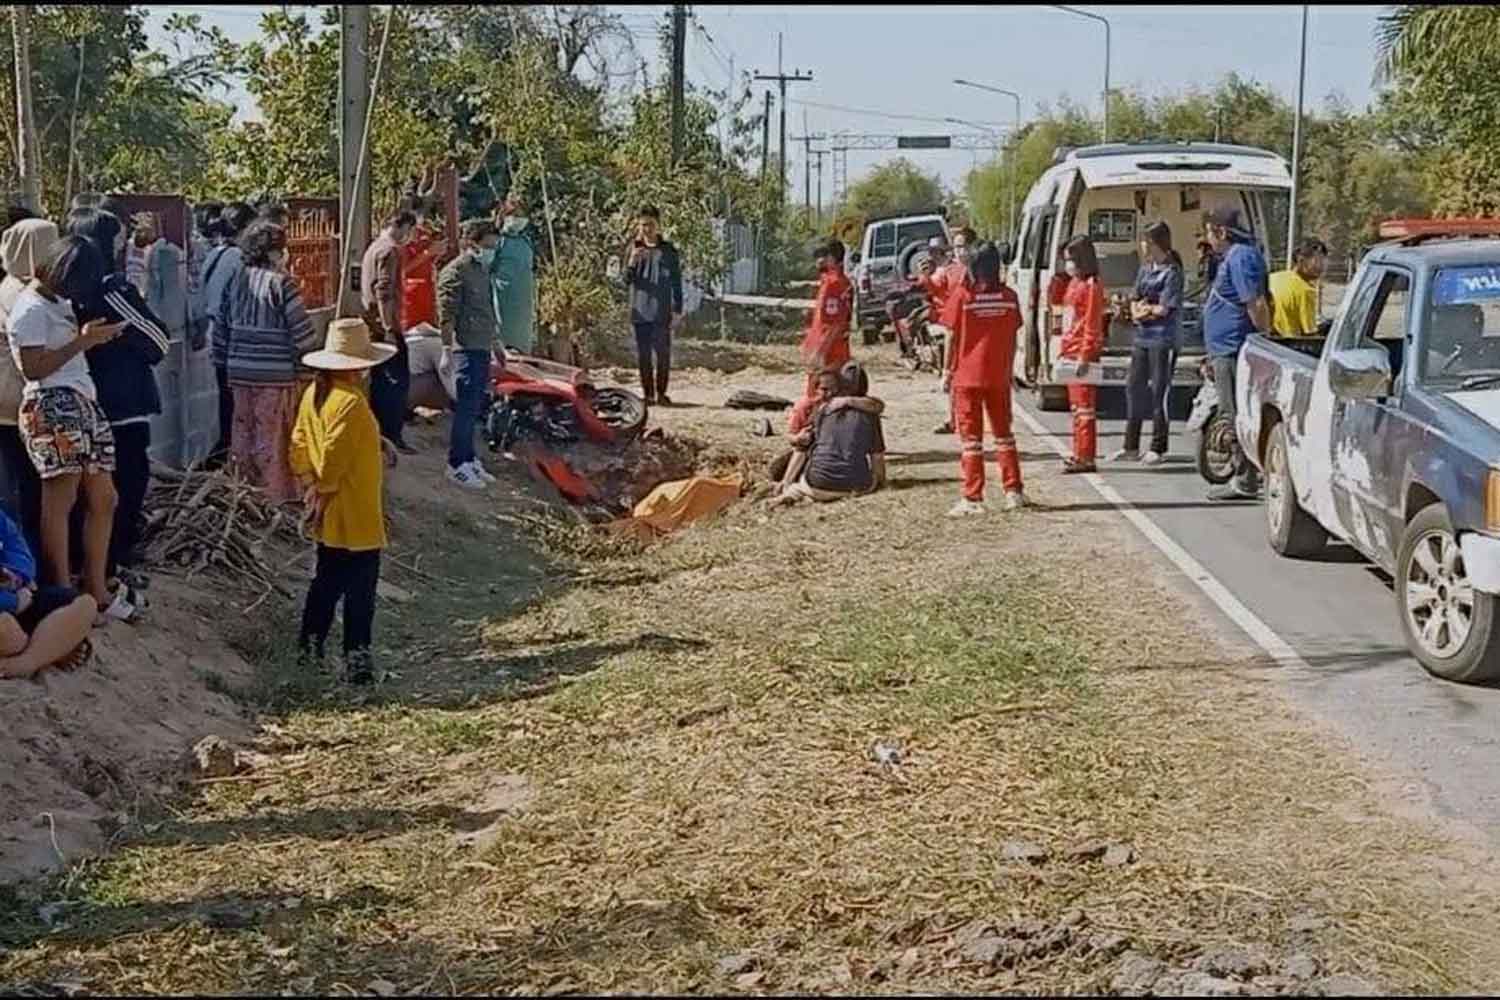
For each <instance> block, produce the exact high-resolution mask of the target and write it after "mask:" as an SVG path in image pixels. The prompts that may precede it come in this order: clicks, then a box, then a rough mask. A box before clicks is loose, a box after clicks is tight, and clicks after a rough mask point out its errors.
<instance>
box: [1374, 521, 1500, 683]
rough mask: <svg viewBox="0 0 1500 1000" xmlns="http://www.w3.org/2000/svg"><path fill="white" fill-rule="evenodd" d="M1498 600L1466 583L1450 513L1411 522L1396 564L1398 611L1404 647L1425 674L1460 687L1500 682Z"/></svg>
mask: <svg viewBox="0 0 1500 1000" xmlns="http://www.w3.org/2000/svg"><path fill="white" fill-rule="evenodd" d="M1496 600H1497V599H1496V598H1495V597H1494V596H1492V595H1490V594H1481V593H1480V592H1478V591H1476V590H1475V589H1474V586H1473V584H1471V583H1470V582H1469V578H1468V574H1467V573H1466V572H1465V570H1464V557H1463V552H1462V550H1461V549H1460V548H1459V544H1458V536H1457V535H1456V534H1455V532H1454V531H1453V522H1452V521H1451V520H1450V519H1449V517H1448V508H1446V507H1444V506H1443V505H1442V504H1434V505H1432V506H1431V507H1428V508H1426V509H1425V510H1423V511H1422V512H1421V513H1419V514H1418V515H1417V516H1416V517H1414V518H1412V522H1411V524H1409V525H1407V528H1406V534H1405V536H1404V537H1403V538H1402V540H1401V553H1400V557H1399V558H1398V559H1397V562H1396V605H1397V611H1398V612H1399V613H1400V615H1401V627H1402V629H1403V630H1404V631H1405V632H1406V644H1407V646H1409V647H1410V648H1411V651H1412V652H1413V653H1415V654H1416V657H1417V659H1418V660H1419V661H1420V662H1421V664H1422V666H1424V667H1426V668H1427V670H1428V672H1430V673H1432V674H1434V675H1436V676H1438V677H1442V678H1444V679H1445V680H1450V681H1458V682H1460V683H1464V684H1476V683H1483V682H1486V681H1494V680H1500V628H1497V627H1496V621H1495V619H1496V610H1495V604H1496Z"/></svg>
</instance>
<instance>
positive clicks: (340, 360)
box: [302, 319, 396, 372]
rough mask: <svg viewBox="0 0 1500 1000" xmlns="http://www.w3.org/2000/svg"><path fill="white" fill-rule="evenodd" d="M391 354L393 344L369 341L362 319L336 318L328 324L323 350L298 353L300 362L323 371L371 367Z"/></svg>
mask: <svg viewBox="0 0 1500 1000" xmlns="http://www.w3.org/2000/svg"><path fill="white" fill-rule="evenodd" d="M395 356H396V348H395V346H394V345H392V344H372V343H370V328H369V327H368V326H366V325H365V321H364V320H362V319H336V320H334V321H333V322H332V323H329V324H328V337H327V339H326V340H324V341H323V349H322V350H321V351H309V352H308V353H307V354H304V355H302V363H303V364H304V365H306V366H307V367H309V368H321V369H323V370H324V371H331V372H352V371H359V370H360V369H362V368H374V367H375V366H376V365H378V364H383V363H385V362H387V361H389V360H390V359H391V358H393V357H395Z"/></svg>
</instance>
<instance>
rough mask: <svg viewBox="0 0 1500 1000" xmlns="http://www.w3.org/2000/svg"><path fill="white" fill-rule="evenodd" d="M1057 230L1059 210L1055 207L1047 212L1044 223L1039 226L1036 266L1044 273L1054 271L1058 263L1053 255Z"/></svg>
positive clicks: (1043, 218)
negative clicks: (1053, 266)
mask: <svg viewBox="0 0 1500 1000" xmlns="http://www.w3.org/2000/svg"><path fill="white" fill-rule="evenodd" d="M1056 228H1057V208H1056V207H1055V206H1054V207H1052V208H1049V209H1048V210H1047V211H1046V213H1045V214H1044V215H1043V216H1042V221H1041V222H1040V223H1038V224H1037V230H1036V245H1037V258H1036V266H1037V267H1038V268H1039V269H1041V270H1043V271H1050V270H1052V265H1053V264H1054V263H1056V258H1055V256H1054V255H1053V249H1052V237H1053V230H1055V229H1056Z"/></svg>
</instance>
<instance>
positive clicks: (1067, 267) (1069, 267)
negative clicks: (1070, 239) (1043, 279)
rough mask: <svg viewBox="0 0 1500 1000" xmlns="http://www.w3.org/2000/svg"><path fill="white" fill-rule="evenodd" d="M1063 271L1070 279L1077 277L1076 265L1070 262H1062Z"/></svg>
mask: <svg viewBox="0 0 1500 1000" xmlns="http://www.w3.org/2000/svg"><path fill="white" fill-rule="evenodd" d="M1063 270H1064V271H1066V272H1067V274H1068V277H1070V278H1076V277H1078V265H1077V264H1075V263H1074V262H1073V261H1071V260H1065V261H1063Z"/></svg>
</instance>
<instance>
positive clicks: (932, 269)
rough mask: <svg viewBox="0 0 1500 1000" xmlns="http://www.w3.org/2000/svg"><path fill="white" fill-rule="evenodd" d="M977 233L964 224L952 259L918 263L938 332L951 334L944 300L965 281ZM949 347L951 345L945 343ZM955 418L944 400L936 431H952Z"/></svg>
mask: <svg viewBox="0 0 1500 1000" xmlns="http://www.w3.org/2000/svg"><path fill="white" fill-rule="evenodd" d="M978 238H979V237H978V234H976V233H975V232H974V230H973V229H970V228H969V227H968V226H964V227H963V228H961V229H959V231H958V232H956V233H954V234H953V258H952V259H951V260H950V261H948V263H946V264H944V265H943V266H942V267H938V266H937V265H936V264H934V263H933V262H932V258H930V257H929V258H928V260H927V261H926V262H924V263H923V265H922V273H921V274H920V275H918V276H917V282H918V283H919V284H920V285H921V286H922V287H923V288H924V289H925V290H926V292H927V301H928V302H929V303H930V305H931V308H930V309H929V310H928V313H927V318H928V321H929V322H930V323H932V324H934V325H937V326H939V327H941V328H942V332H943V333H944V334H946V335H948V336H950V337H951V335H952V332H953V331H952V329H951V328H950V327H948V323H947V320H946V319H945V318H944V317H945V316H946V315H947V305H948V301H949V299H950V298H952V296H953V295H954V293H956V292H957V291H958V290H959V289H960V288H962V287H963V286H964V283H965V282H967V281H968V280H969V251H970V248H972V247H973V246H974V243H975V241H976V240H977V239H978ZM947 347H948V349H949V350H951V349H952V345H951V344H949V345H947ZM954 423H955V418H954V414H953V401H952V400H951V399H950V400H949V401H948V419H947V421H946V422H945V423H944V424H943V425H942V426H941V427H938V428H937V430H936V431H934V433H936V434H952V433H953V427H954Z"/></svg>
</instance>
